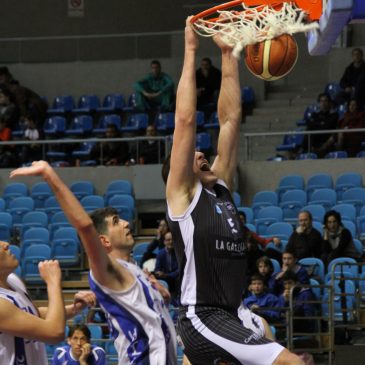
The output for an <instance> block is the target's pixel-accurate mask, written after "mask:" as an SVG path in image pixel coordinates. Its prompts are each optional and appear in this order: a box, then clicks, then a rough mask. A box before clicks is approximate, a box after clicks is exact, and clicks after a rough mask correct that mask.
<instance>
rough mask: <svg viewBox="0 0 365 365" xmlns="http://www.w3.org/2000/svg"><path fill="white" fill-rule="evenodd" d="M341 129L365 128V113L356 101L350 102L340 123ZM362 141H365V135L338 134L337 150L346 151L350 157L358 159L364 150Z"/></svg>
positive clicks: (357, 133)
mask: <svg viewBox="0 0 365 365" xmlns="http://www.w3.org/2000/svg"><path fill="white" fill-rule="evenodd" d="M339 128H340V129H356V128H365V111H364V110H361V108H359V105H358V104H357V102H356V100H355V99H351V100H350V101H349V102H348V108H347V112H346V113H345V115H344V117H343V119H341V120H340V121H339ZM362 141H365V133H359V132H356V133H340V134H338V140H337V148H338V149H339V150H344V151H346V152H347V153H348V156H349V157H356V155H357V154H358V153H359V152H360V151H361V150H362V147H361V142H362Z"/></svg>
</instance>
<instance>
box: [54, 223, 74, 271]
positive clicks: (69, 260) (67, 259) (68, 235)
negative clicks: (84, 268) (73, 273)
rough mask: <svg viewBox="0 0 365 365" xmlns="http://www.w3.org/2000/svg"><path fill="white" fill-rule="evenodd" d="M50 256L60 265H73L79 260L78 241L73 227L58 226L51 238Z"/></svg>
mask: <svg viewBox="0 0 365 365" xmlns="http://www.w3.org/2000/svg"><path fill="white" fill-rule="evenodd" d="M52 258H53V259H54V260H58V261H59V262H60V265H61V266H74V265H76V264H78V263H79V262H80V241H79V237H78V235H77V232H76V230H75V228H73V227H63V228H59V229H58V230H57V231H56V232H55V233H54V236H53V239H52Z"/></svg>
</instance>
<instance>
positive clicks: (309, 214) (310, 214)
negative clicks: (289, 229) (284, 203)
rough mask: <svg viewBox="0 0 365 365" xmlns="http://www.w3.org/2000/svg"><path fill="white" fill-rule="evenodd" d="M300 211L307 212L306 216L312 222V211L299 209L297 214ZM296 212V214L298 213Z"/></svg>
mask: <svg viewBox="0 0 365 365" xmlns="http://www.w3.org/2000/svg"><path fill="white" fill-rule="evenodd" d="M301 213H305V214H307V215H308V217H309V220H310V221H311V222H313V216H312V213H311V212H310V211H309V210H305V209H304V210H301V211H300V212H299V214H301ZM299 214H298V215H299Z"/></svg>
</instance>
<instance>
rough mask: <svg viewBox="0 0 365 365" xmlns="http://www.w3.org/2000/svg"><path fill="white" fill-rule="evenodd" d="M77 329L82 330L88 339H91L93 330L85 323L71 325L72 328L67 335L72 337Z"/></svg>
mask: <svg viewBox="0 0 365 365" xmlns="http://www.w3.org/2000/svg"><path fill="white" fill-rule="evenodd" d="M75 331H81V332H82V333H83V334H84V335H85V337H87V339H88V340H89V341H90V338H91V332H90V330H89V327H88V326H86V325H85V324H76V325H74V326H71V327H70V330H69V331H68V335H67V337H68V338H70V337H72V336H73V334H74V333H75Z"/></svg>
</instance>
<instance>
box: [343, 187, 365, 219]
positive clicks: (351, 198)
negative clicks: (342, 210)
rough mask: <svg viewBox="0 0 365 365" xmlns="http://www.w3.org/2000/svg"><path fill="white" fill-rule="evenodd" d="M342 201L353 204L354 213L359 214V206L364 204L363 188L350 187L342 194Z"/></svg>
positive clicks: (364, 194)
mask: <svg viewBox="0 0 365 365" xmlns="http://www.w3.org/2000/svg"><path fill="white" fill-rule="evenodd" d="M341 202H342V203H346V204H353V205H354V206H355V207H356V214H357V215H359V213H360V209H361V207H362V206H363V205H364V204H365V189H364V188H350V189H348V190H346V191H345V192H344V193H343V195H342V201H341Z"/></svg>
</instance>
